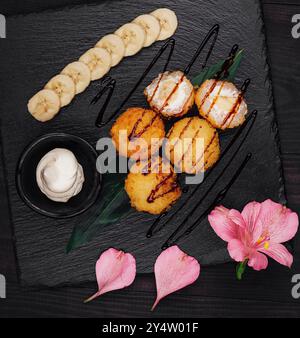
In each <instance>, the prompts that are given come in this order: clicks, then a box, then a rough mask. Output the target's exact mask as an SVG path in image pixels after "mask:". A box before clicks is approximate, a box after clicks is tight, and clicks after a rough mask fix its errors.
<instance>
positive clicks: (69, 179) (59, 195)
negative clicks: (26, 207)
mask: <svg viewBox="0 0 300 338" xmlns="http://www.w3.org/2000/svg"><path fill="white" fill-rule="evenodd" d="M36 180H37V184H38V186H39V188H40V189H41V191H42V192H43V193H44V194H45V195H46V196H47V197H48V198H49V199H51V200H52V201H56V202H67V201H68V200H69V199H70V198H71V197H73V196H75V195H77V194H79V192H80V191H81V189H82V185H83V182H84V174H83V169H82V166H81V165H80V164H79V163H78V161H77V159H76V157H75V155H74V154H73V153H72V152H71V151H70V150H67V149H63V148H56V149H53V150H51V151H49V152H48V153H47V154H46V155H45V156H44V157H43V158H42V159H41V160H40V162H39V164H38V166H37V169H36Z"/></svg>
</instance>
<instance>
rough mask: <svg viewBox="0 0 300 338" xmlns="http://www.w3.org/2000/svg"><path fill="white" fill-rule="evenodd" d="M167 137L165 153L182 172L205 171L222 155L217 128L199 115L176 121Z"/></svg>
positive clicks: (194, 172)
mask: <svg viewBox="0 0 300 338" xmlns="http://www.w3.org/2000/svg"><path fill="white" fill-rule="evenodd" d="M167 139H168V140H167V142H166V143H165V148H164V149H165V155H166V156H167V157H168V158H169V159H170V161H171V163H172V164H173V165H174V167H175V168H176V169H178V170H181V171H182V172H185V173H188V174H196V173H199V172H203V171H205V170H207V169H209V168H210V167H212V166H213V165H214V164H215V163H216V162H217V160H218V159H219V157H220V144H219V135H218V132H217V130H216V129H215V128H213V127H212V126H211V125H210V124H209V123H208V122H207V121H206V120H204V119H200V118H199V117H187V118H184V119H182V120H180V121H178V122H176V123H175V124H174V125H173V127H172V128H171V130H170V131H169V133H168V135H167ZM197 139H198V140H199V141H200V142H201V143H198V142H197Z"/></svg>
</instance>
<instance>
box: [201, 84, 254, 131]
mask: <svg viewBox="0 0 300 338" xmlns="http://www.w3.org/2000/svg"><path fill="white" fill-rule="evenodd" d="M195 101H196V105H197V107H198V110H199V114H200V115H201V116H203V117H204V118H205V119H207V120H208V121H209V122H210V123H211V124H212V125H213V126H214V127H215V128H218V129H222V130H224V129H227V128H235V127H238V126H239V125H241V124H243V123H244V122H245V116H246V115H247V113H248V107H247V104H246V101H245V100H244V98H243V94H242V93H241V91H239V90H238V89H237V88H236V86H235V85H234V84H233V83H231V82H227V81H219V80H215V79H212V80H207V81H205V82H204V83H203V84H202V85H201V87H200V88H199V89H198V90H197V92H196V96H195Z"/></svg>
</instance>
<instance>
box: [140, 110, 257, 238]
mask: <svg viewBox="0 0 300 338" xmlns="http://www.w3.org/2000/svg"><path fill="white" fill-rule="evenodd" d="M256 116H257V110H254V111H253V112H252V113H251V114H249V116H248V117H247V119H246V121H245V123H244V124H243V125H241V126H240V127H239V129H238V131H237V132H236V134H235V135H234V136H233V138H232V139H231V141H230V142H229V144H228V145H227V146H226V148H225V149H224V151H223V152H222V154H221V156H220V159H219V161H218V164H217V165H215V166H214V167H213V168H211V169H210V171H209V172H208V173H207V174H206V175H205V177H204V180H203V182H202V184H203V183H204V182H205V180H207V179H208V177H209V176H210V175H211V174H212V173H213V172H214V171H215V169H216V168H217V167H218V166H220V163H221V162H222V160H223V158H224V157H225V155H226V154H227V153H228V151H229V150H230V149H231V148H232V147H233V145H234V144H235V143H236V142H237V140H238V139H239V137H240V135H241V134H242V132H243V131H244V130H245V129H246V127H247V126H248V124H249V123H250V122H251V124H250V126H249V128H248V130H247V132H246V134H245V135H244V136H243V138H242V140H241V142H240V144H239V146H238V148H237V149H236V150H235V152H234V153H233V154H232V156H231V158H230V159H229V161H228V163H227V164H226V166H225V168H224V169H223V171H222V172H221V173H220V174H219V176H218V177H217V178H216V180H215V181H214V182H213V183H212V185H211V186H210V188H209V189H208V190H207V191H206V193H205V194H204V196H203V197H202V198H201V200H200V203H202V202H203V200H204V199H205V198H206V196H207V195H208V194H209V193H210V192H211V191H212V189H213V188H214V186H215V185H216V184H217V182H218V181H219V180H220V179H221V177H222V176H223V174H224V172H225V171H226V170H227V168H228V167H229V165H230V164H231V162H232V161H233V160H234V158H235V157H236V155H237V154H238V152H239V151H240V149H241V147H242V146H243V144H244V143H245V141H246V139H247V137H248V135H249V133H250V131H251V130H252V128H253V125H254V122H255V120H256ZM200 187H201V185H198V186H197V187H196V188H195V189H194V190H193V192H192V193H191V195H190V196H189V197H188V198H187V200H186V201H185V203H184V205H186V204H187V203H188V202H189V201H190V200H191V199H192V197H193V196H194V195H195V194H196V193H197V192H198V191H199V189H200ZM183 189H187V187H184V188H183ZM186 192H188V191H186ZM184 205H182V206H181V208H182V207H184ZM181 208H180V209H178V210H177V211H175V212H174V213H173V214H172V215H171V217H170V218H169V219H168V220H167V221H166V222H165V223H163V224H162V225H161V226H160V227H159V228H157V227H158V225H159V223H160V221H161V220H162V219H164V218H165V217H166V216H167V215H168V214H169V212H165V213H163V214H161V215H160V216H158V217H157V218H156V220H155V221H154V222H153V224H152V225H151V227H150V229H149V230H148V232H147V237H148V238H151V237H152V236H153V235H154V234H156V233H157V232H159V231H161V230H162V229H163V228H164V227H165V226H166V225H167V224H168V223H169V222H170V221H171V220H172V219H174V217H175V216H176V215H177V213H178V212H179V211H180V210H181ZM196 209H197V208H196V207H195V208H194V209H193V210H192V212H191V213H193V212H194V211H195V210H196ZM185 221H186V219H185V220H184V221H183V222H182V223H181V225H182V224H184V222H185ZM181 225H180V226H181Z"/></svg>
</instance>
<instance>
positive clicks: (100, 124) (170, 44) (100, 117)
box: [92, 38, 175, 128]
mask: <svg viewBox="0 0 300 338" xmlns="http://www.w3.org/2000/svg"><path fill="white" fill-rule="evenodd" d="M168 47H170V51H169V54H168V58H167V60H166V62H165V64H164V68H163V72H165V71H166V70H167V68H168V65H169V63H170V60H171V58H172V55H173V52H174V47H175V40H174V39H173V38H170V39H168V40H167V41H166V42H165V44H164V45H163V46H162V47H161V48H160V49H159V51H158V52H157V54H156V55H155V56H154V58H153V60H152V61H151V62H150V64H149V65H148V67H147V68H146V70H145V71H144V73H143V74H142V76H141V77H140V78H139V80H138V81H137V83H136V84H135V86H134V87H133V88H132V90H131V91H130V92H129V93H128V95H127V96H126V98H125V99H124V100H123V102H122V103H121V105H120V106H119V107H118V109H116V110H115V112H114V113H113V114H112V116H111V117H110V118H109V119H108V120H106V121H105V122H103V118H104V114H105V111H106V108H107V104H106V105H105V106H103V107H102V108H101V110H100V112H99V114H98V117H97V123H96V126H97V127H98V128H101V127H103V126H106V125H107V124H108V123H110V122H111V121H112V120H113V119H114V118H115V117H116V116H117V114H118V113H119V112H120V110H121V109H122V108H123V107H124V105H125V104H126V103H127V101H128V100H129V99H130V97H131V96H132V95H133V94H134V92H135V91H136V90H137V88H138V86H139V85H140V84H141V83H142V81H143V80H144V78H145V77H146V76H147V74H148V73H149V72H150V70H151V69H152V67H153V66H154V65H155V64H156V62H157V61H158V60H159V58H160V57H161V56H162V55H163V54H164V52H165V51H166V50H167V48H168ZM104 86H105V83H104ZM102 94H103V93H102ZM102 94H101V91H100V92H99V93H98V94H97V95H96V97H95V98H94V99H93V101H94V103H96V102H97V101H99V99H100V97H101V96H102ZM93 101H92V102H93ZM108 101H109V100H108Z"/></svg>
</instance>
